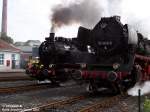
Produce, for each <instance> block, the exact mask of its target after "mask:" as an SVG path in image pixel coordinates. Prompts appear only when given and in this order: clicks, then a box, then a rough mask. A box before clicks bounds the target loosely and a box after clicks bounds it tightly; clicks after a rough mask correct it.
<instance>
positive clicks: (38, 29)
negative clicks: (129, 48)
mask: <svg viewBox="0 0 150 112" xmlns="http://www.w3.org/2000/svg"><path fill="white" fill-rule="evenodd" d="M70 1H71V2H73V0H8V35H9V36H11V37H12V38H13V39H14V40H15V41H26V40H29V39H33V40H40V41H43V40H44V38H45V36H48V35H49V32H50V27H51V22H50V17H51V13H52V12H51V9H52V7H54V6H55V5H57V4H62V3H63V4H64V3H65V4H67V3H68V4H69V3H70ZM74 1H76V0H74ZM78 1H79V0H78ZM97 1H99V4H101V5H102V6H103V7H102V8H104V12H105V13H104V14H103V16H111V15H114V14H119V15H121V16H122V21H123V22H124V23H130V24H132V25H133V26H135V27H136V28H137V29H138V30H140V31H141V32H142V33H144V34H145V35H146V36H148V35H149V33H150V13H149V11H150V0H97ZM110 1H113V3H111V4H110V3H109V2H110ZM108 7H109V8H108ZM0 12H2V0H0ZM0 24H1V15H0ZM78 26H79V25H70V26H65V27H62V28H60V29H58V30H57V31H56V35H59V36H60V35H62V36H65V37H75V36H76V35H77V34H76V33H77V30H78V29H77V28H78ZM0 30H1V27H0ZM149 36H150V35H149Z"/></svg>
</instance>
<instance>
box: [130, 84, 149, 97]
mask: <svg viewBox="0 0 150 112" xmlns="http://www.w3.org/2000/svg"><path fill="white" fill-rule="evenodd" d="M139 89H141V95H145V94H148V93H150V81H146V82H143V84H139V83H137V84H136V85H135V86H134V87H133V88H131V89H130V90H128V94H129V95H132V96H138V90H139Z"/></svg>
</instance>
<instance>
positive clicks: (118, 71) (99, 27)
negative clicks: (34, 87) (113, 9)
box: [29, 16, 150, 92]
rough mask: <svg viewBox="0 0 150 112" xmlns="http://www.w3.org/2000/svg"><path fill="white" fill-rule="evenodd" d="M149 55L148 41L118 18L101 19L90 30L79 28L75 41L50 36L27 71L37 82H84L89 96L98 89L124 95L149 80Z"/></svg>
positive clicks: (51, 34)
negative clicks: (34, 63)
mask: <svg viewBox="0 0 150 112" xmlns="http://www.w3.org/2000/svg"><path fill="white" fill-rule="evenodd" d="M149 54H150V41H149V40H148V39H145V38H144V37H143V36H142V34H140V33H138V32H136V31H135V30H134V29H133V28H132V27H131V26H130V25H127V24H125V25H123V24H122V23H121V21H120V17H119V16H113V17H103V18H101V20H100V21H99V23H98V24H96V26H95V27H94V28H93V29H87V28H84V27H80V28H79V30H78V35H77V38H64V37H55V34H54V33H50V36H49V37H48V38H46V39H45V41H44V42H43V43H42V44H41V45H40V47H39V62H38V63H37V64H36V66H35V65H34V66H32V67H30V69H29V70H30V74H31V76H32V77H34V78H36V79H38V80H44V79H49V80H51V81H52V82H56V81H65V80H67V79H68V78H72V79H74V80H76V81H82V82H86V83H88V90H89V91H92V92H95V91H97V90H98V88H101V87H106V88H111V89H112V90H114V91H120V90H123V91H126V90H127V89H128V88H130V87H132V86H134V85H135V83H136V82H138V81H142V80H149V79H150V57H149Z"/></svg>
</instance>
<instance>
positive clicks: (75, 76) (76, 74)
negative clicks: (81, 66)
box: [71, 70, 82, 81]
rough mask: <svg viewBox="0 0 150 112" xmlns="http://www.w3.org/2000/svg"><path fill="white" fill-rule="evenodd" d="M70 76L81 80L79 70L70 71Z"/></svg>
mask: <svg viewBox="0 0 150 112" xmlns="http://www.w3.org/2000/svg"><path fill="white" fill-rule="evenodd" d="M71 78H72V79H73V80H75V81H81V80H82V76H81V71H79V70H75V71H72V73H71Z"/></svg>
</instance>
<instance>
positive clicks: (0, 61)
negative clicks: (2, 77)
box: [0, 54, 4, 65]
mask: <svg viewBox="0 0 150 112" xmlns="http://www.w3.org/2000/svg"><path fill="white" fill-rule="evenodd" d="M0 65H4V54H0Z"/></svg>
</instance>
